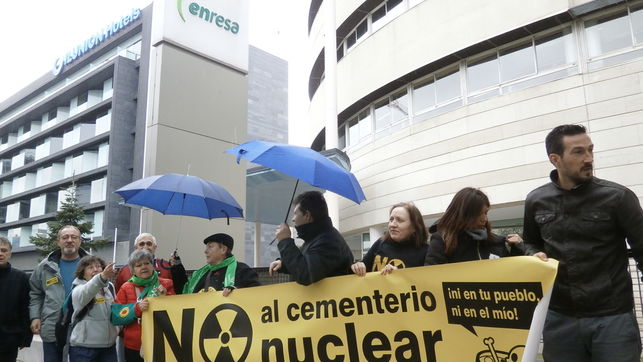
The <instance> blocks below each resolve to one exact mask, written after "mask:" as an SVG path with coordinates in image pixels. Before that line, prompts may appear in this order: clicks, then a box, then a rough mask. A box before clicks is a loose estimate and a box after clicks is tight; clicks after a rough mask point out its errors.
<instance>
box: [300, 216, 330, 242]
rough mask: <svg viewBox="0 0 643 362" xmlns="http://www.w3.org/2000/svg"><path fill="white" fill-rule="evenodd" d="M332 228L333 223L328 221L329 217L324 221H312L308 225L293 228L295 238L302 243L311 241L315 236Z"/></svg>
mask: <svg viewBox="0 0 643 362" xmlns="http://www.w3.org/2000/svg"><path fill="white" fill-rule="evenodd" d="M332 228H333V222H332V221H331V220H330V217H328V218H326V219H324V220H320V221H313V222H311V223H308V224H303V225H299V226H295V230H297V236H298V237H299V238H300V239H302V240H304V241H311V240H313V239H315V238H316V237H317V235H319V234H321V233H323V232H325V231H328V230H330V229H332Z"/></svg>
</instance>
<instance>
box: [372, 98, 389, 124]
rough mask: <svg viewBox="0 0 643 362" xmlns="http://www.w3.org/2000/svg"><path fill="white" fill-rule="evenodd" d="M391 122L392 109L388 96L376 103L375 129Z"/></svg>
mask: <svg viewBox="0 0 643 362" xmlns="http://www.w3.org/2000/svg"><path fill="white" fill-rule="evenodd" d="M389 124H391V111H390V109H389V107H388V98H386V99H383V100H381V101H379V102H377V103H375V130H376V131H379V130H381V129H384V128H386V127H387V126H388V125H389Z"/></svg>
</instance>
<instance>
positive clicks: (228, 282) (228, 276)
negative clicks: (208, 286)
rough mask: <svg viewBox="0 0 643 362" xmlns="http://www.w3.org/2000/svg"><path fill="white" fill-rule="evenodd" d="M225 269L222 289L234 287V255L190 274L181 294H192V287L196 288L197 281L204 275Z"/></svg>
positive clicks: (235, 261)
mask: <svg viewBox="0 0 643 362" xmlns="http://www.w3.org/2000/svg"><path fill="white" fill-rule="evenodd" d="M225 267H228V269H226V271H225V277H224V278H223V287H224V288H228V287H234V276H235V274H236V273H237V259H236V258H235V257H234V255H232V256H229V257H227V258H225V259H223V261H222V262H220V263H217V264H215V265H210V264H206V265H205V266H203V267H202V268H201V269H199V270H197V271H195V272H194V273H192V276H190V279H189V280H188V282H187V283H186V284H185V286H184V287H183V294H190V293H194V287H196V285H197V283H198V282H199V280H201V278H202V277H203V276H204V275H205V274H206V273H208V272H211V271H216V270H219V269H222V268H225Z"/></svg>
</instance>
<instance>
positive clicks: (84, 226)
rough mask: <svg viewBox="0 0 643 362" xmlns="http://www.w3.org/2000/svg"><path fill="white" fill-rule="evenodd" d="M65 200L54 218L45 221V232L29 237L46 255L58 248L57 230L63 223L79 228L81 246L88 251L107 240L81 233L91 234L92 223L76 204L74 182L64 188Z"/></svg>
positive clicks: (83, 210)
mask: <svg viewBox="0 0 643 362" xmlns="http://www.w3.org/2000/svg"><path fill="white" fill-rule="evenodd" d="M65 191H66V193H65V201H63V202H62V204H61V205H60V210H58V211H57V212H56V220H54V221H49V222H47V227H48V228H49V231H48V233H47V234H36V236H32V237H30V238H29V239H30V241H31V243H32V244H34V245H35V246H36V248H37V249H38V251H40V252H41V253H42V254H44V255H47V254H49V253H51V252H52V251H54V250H58V249H59V246H58V231H60V229H61V228H62V227H63V226H65V225H74V226H76V227H77V228H78V230H80V236H81V239H82V243H81V245H80V247H81V248H83V249H85V250H86V251H89V250H90V249H96V248H98V247H100V246H102V245H104V244H105V243H106V242H107V239H93V240H90V239H89V238H86V237H84V236H83V235H88V234H91V233H92V232H93V231H92V229H93V228H94V223H93V222H91V221H87V220H85V209H84V208H83V207H82V206H80V205H78V197H77V194H76V184H75V183H72V185H71V186H70V187H69V188H67V190H65Z"/></svg>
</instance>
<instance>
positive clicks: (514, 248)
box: [424, 187, 524, 265]
mask: <svg viewBox="0 0 643 362" xmlns="http://www.w3.org/2000/svg"><path fill="white" fill-rule="evenodd" d="M489 206H490V203H489V198H488V197H487V195H485V194H484V193H483V192H482V191H480V190H478V189H475V188H472V187H466V188H464V189H462V190H460V191H458V193H456V194H455V196H454V197H453V200H451V203H450V204H449V206H448V207H447V210H446V211H445V212H444V215H442V217H441V218H440V220H438V221H437V222H436V223H435V224H434V225H432V226H431V228H429V232H430V233H431V239H430V241H429V251H428V253H427V254H426V260H425V262H424V264H425V265H436V264H446V263H456V262H461V261H472V260H481V259H492V258H497V257H504V256H514V255H523V254H524V250H523V245H522V238H521V237H520V236H519V235H518V234H509V235H507V236H506V237H503V236H498V235H495V234H493V233H492V232H491V224H490V223H489V219H488V218H487V212H489Z"/></svg>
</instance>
